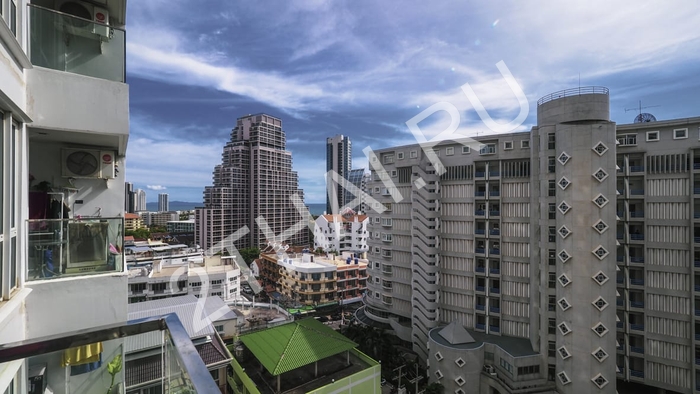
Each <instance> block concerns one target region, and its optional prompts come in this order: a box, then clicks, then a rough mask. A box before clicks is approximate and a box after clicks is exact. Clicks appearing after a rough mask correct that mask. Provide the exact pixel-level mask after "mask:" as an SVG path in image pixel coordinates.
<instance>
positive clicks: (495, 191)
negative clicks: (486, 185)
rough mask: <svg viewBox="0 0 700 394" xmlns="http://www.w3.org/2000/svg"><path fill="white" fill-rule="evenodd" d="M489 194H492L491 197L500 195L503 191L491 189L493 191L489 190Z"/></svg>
mask: <svg viewBox="0 0 700 394" xmlns="http://www.w3.org/2000/svg"><path fill="white" fill-rule="evenodd" d="M489 196H491V197H500V196H501V192H500V191H498V190H491V191H490V192H489Z"/></svg>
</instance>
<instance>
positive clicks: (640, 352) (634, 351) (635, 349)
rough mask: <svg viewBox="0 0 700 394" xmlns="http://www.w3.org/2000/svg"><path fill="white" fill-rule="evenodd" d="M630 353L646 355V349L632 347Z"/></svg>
mask: <svg viewBox="0 0 700 394" xmlns="http://www.w3.org/2000/svg"><path fill="white" fill-rule="evenodd" d="M630 352H632V353H639V354H644V348H643V347H639V346H630Z"/></svg>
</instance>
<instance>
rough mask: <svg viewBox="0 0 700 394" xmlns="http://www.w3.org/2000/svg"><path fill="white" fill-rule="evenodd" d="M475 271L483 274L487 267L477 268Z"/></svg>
mask: <svg viewBox="0 0 700 394" xmlns="http://www.w3.org/2000/svg"><path fill="white" fill-rule="evenodd" d="M474 271H476V272H482V273H483V272H486V267H476V268H474Z"/></svg>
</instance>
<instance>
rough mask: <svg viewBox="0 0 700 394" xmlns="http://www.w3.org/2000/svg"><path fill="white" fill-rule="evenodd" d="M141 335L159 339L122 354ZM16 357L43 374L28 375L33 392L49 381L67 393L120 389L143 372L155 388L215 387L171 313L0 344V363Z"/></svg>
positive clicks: (196, 390)
mask: <svg viewBox="0 0 700 394" xmlns="http://www.w3.org/2000/svg"><path fill="white" fill-rule="evenodd" d="M136 337H140V338H136ZM114 338H118V339H114ZM142 338H148V339H147V340H146V341H147V342H150V341H151V340H155V342H160V344H156V347H154V348H150V350H149V351H147V352H144V351H139V352H130V353H127V357H126V358H124V357H123V353H124V349H125V348H126V349H128V348H129V345H128V344H127V342H128V341H129V340H131V339H134V340H135V341H136V342H138V343H141V342H143V339H142ZM217 340H218V341H221V339H220V338H218V337H217ZM155 342H154V343H155ZM221 345H222V346H223V342H221ZM127 352H129V350H127ZM193 354H194V355H197V356H193ZM149 358H150V359H152V360H148V359H149ZM227 358H230V355H227ZM15 360H25V361H26V362H27V365H28V368H29V369H28V371H29V373H30V374H32V373H36V374H37V375H39V374H42V375H43V376H44V379H43V381H42V379H31V378H30V385H34V386H36V385H40V386H41V388H39V387H34V389H36V391H32V392H42V393H43V392H44V389H45V388H46V387H47V386H45V384H46V383H47V382H48V387H51V388H52V389H53V388H55V387H59V388H64V387H65V388H66V389H67V390H69V392H72V393H86V394H104V393H105V392H120V393H123V392H125V391H127V389H128V387H125V386H127V385H129V384H132V385H133V384H134V379H137V378H138V377H141V378H143V376H141V375H143V374H144V373H145V374H146V375H147V376H150V375H153V376H152V377H151V378H148V379H149V381H151V382H152V383H153V384H154V385H155V384H158V387H157V391H158V392H162V393H164V394H171V393H172V394H174V393H217V392H219V389H218V387H217V384H216V382H215V381H214V379H213V378H212V376H211V374H210V373H209V371H208V370H207V367H206V365H205V364H204V362H203V361H202V359H201V358H200V357H198V351H197V348H196V347H195V345H194V344H193V343H192V340H191V339H190V336H189V334H188V333H187V331H186V330H185V328H184V327H183V326H182V324H181V323H180V320H179V319H178V318H177V315H175V314H170V315H165V316H161V317H155V318H146V319H140V320H136V321H130V322H129V323H126V324H115V325H111V326H107V327H100V328H96V329H88V330H81V331H79V332H78V331H76V332H70V333H65V334H61V335H52V336H50V337H45V338H38V339H33V340H29V341H23V342H16V343H9V344H3V345H0V364H2V363H5V362H9V361H15ZM110 364H111V365H110ZM144 367H145V369H144ZM112 374H113V375H114V380H113V382H114V385H113V386H112V388H111V391H110V390H109V389H110V386H111V385H112ZM46 392H48V391H46Z"/></svg>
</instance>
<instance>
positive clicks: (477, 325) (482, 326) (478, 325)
mask: <svg viewBox="0 0 700 394" xmlns="http://www.w3.org/2000/svg"><path fill="white" fill-rule="evenodd" d="M474 327H475V328H476V329H477V330H481V331H484V330H486V325H485V324H482V323H476V324H475V325H474Z"/></svg>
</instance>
